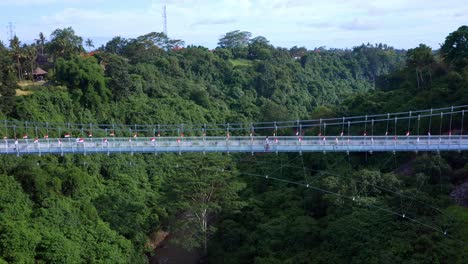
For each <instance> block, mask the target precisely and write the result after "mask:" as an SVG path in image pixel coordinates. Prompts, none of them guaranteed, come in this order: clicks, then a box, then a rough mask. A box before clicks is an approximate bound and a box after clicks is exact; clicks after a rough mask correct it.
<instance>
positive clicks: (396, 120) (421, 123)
mask: <svg viewBox="0 0 468 264" xmlns="http://www.w3.org/2000/svg"><path fill="white" fill-rule="evenodd" d="M467 108H468V105H463V106H451V107H446V108H437V109H426V110H417V111H408V112H398V113H386V114H375V115H364V116H351V117H341V118H323V119H314V120H295V121H278V122H257V123H231V124H230V123H226V124H174V125H168V124H157V125H136V124H135V125H122V124H75V123H48V122H29V121H28V122H25V121H10V120H4V121H2V124H3V126H2V127H1V128H0V133H2V132H3V133H4V138H3V140H2V141H1V142H0V154H9V155H18V156H19V155H25V154H30V155H31V154H33V155H43V154H60V155H63V154H70V153H72V154H84V155H87V154H95V153H107V154H112V153H132V154H133V153H155V154H158V153H185V152H202V153H206V152H225V153H230V152H233V153H236V152H237V153H239V152H244V153H258V152H273V153H278V152H299V153H302V152H347V153H349V152H370V153H372V152H410V151H414V152H418V151H465V150H468V135H466V134H464V133H465V131H464V119H465V112H466V111H467ZM9 135H11V136H10V137H9Z"/></svg>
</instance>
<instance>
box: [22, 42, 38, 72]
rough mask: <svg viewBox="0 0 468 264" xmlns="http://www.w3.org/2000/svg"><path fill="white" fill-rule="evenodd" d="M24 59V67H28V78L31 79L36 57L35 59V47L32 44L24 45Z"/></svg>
mask: <svg viewBox="0 0 468 264" xmlns="http://www.w3.org/2000/svg"><path fill="white" fill-rule="evenodd" d="M24 59H25V67H28V76H29V79H30V80H33V75H32V73H33V71H34V68H35V67H36V59H37V49H36V47H35V46H33V45H28V46H25V47H24Z"/></svg>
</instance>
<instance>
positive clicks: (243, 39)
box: [218, 30, 252, 48]
mask: <svg viewBox="0 0 468 264" xmlns="http://www.w3.org/2000/svg"><path fill="white" fill-rule="evenodd" d="M251 37H252V33H250V32H247V31H240V30H234V31H231V32H228V33H226V34H225V35H224V37H222V38H220V39H219V42H218V46H219V47H221V48H240V47H247V45H248V44H249V40H250V38H251Z"/></svg>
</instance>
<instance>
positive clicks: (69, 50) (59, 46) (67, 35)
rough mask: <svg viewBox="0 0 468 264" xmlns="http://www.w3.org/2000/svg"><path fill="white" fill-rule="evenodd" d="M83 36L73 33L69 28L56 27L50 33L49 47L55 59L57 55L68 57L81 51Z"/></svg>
mask: <svg viewBox="0 0 468 264" xmlns="http://www.w3.org/2000/svg"><path fill="white" fill-rule="evenodd" d="M82 43H83V38H82V37H80V36H77V35H75V31H74V30H73V29H72V28H71V27H68V28H64V29H56V30H55V31H54V32H52V34H51V39H50V42H49V49H50V51H51V53H52V54H53V55H54V57H55V59H56V58H58V57H64V58H70V57H71V56H72V55H73V54H77V53H79V52H83V51H84V49H83V45H82Z"/></svg>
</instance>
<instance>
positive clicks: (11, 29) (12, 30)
mask: <svg viewBox="0 0 468 264" xmlns="http://www.w3.org/2000/svg"><path fill="white" fill-rule="evenodd" d="M7 29H8V34H9V37H10V39H9V40H12V39H13V36H14V35H16V34H15V32H14V30H15V26H14V25H13V23H11V22H8V26H7Z"/></svg>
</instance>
